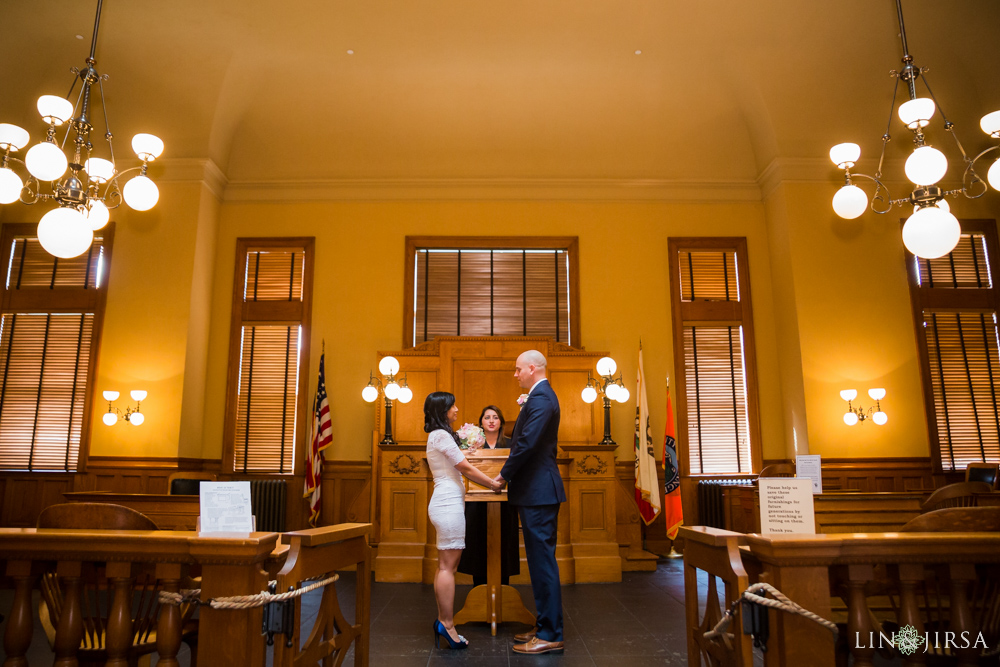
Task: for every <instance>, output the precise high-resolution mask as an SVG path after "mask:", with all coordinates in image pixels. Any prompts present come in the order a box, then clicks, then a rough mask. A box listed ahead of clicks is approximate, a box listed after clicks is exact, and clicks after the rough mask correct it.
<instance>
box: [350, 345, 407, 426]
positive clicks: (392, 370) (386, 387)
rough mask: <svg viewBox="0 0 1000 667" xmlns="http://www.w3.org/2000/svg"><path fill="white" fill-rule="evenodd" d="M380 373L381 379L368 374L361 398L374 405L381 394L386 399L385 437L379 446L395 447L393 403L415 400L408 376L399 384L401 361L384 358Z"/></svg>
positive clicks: (394, 358)
mask: <svg viewBox="0 0 1000 667" xmlns="http://www.w3.org/2000/svg"><path fill="white" fill-rule="evenodd" d="M378 371H379V373H381V377H379V376H377V375H373V374H371V373H369V374H368V385H367V386H366V387H365V388H364V389H362V390H361V398H363V399H365V401H367V402H368V403H374V402H375V401H376V400H377V399H378V395H379V392H381V393H382V395H383V396H384V397H385V436H384V437H383V438H382V440H381V442H379V444H380V445H395V444H397V443H396V441H395V440H393V439H392V402H393V401H395V400H398V401H399V402H400V403H409V402H410V401H411V400H413V390H412V389H410V388H409V387H407V386H406V376H403V380H402V385H400V384H399V383H398V382H397V376H398V374H399V361H398V360H397V359H396V357H382V360H381V361H379V362H378Z"/></svg>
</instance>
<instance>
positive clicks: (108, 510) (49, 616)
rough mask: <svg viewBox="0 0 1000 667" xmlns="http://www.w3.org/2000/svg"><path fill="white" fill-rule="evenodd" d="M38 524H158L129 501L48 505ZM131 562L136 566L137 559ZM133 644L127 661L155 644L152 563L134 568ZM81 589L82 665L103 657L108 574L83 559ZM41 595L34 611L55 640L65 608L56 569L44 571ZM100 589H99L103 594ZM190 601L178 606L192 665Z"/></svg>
mask: <svg viewBox="0 0 1000 667" xmlns="http://www.w3.org/2000/svg"><path fill="white" fill-rule="evenodd" d="M36 527H37V528H42V529H44V528H52V529H60V528H62V529H65V528H76V529H85V530H158V528H157V526H156V524H155V523H154V522H153V520H152V519H150V518H149V517H147V516H146V515H144V514H142V513H141V512H137V511H135V510H134V509H131V508H129V507H123V506H121V505H113V504H111V503H65V504H62V505H52V506H50V507H47V508H46V509H45V510H43V511H42V513H41V514H40V515H39V516H38V523H37V524H36ZM133 567H139V565H138V564H135V565H133ZM133 578H134V581H133V589H132V590H133V597H134V600H133V610H134V612H133V613H134V614H135V615H134V617H133V619H132V633H133V639H132V648H131V649H130V650H129V654H128V661H129V665H130V666H132V665H138V664H139V659H140V658H142V657H143V656H145V655H147V654H150V653H152V652H153V651H155V650H156V622H157V616H158V614H159V609H160V605H159V603H158V602H157V599H156V598H157V596H158V593H159V589H158V587H157V586H156V579H155V577H154V576H153V574H152V564H150V568H149V570H148V571H145V572H138V573H136V572H134V571H133ZM83 584H84V588H83V594H82V595H81V606H82V609H81V613H82V616H83V629H84V632H83V639H82V640H81V642H80V649H79V651H78V652H77V657H78V660H79V663H80V665H81V666H84V665H103V664H105V662H106V661H107V659H108V657H107V651H106V650H105V639H106V638H105V628H106V626H107V619H106V618H104V617H103V616H102V614H101V610H102V609H103V610H104V611H105V612H106V611H107V609H108V607H109V606H110V599H104V600H102V599H101V598H102V597H104V596H105V595H107V596H110V588H109V586H108V580H107V578H106V577H105V576H104V572H103V568H99V567H96V566H91V564H84V568H83ZM40 587H41V592H42V595H41V597H42V599H41V601H40V602H39V605H38V616H39V619H40V620H41V622H42V627H43V629H44V630H45V634H46V636H47V637H48V640H49V646H50V647H54V646H55V637H56V628H57V627H58V626H59V617H60V615H61V614H62V611H63V603H64V599H63V590H62V586H61V583H60V581H59V577H58V576H57V575H56V574H55V573H54V572H47V573H45V574H43V575H42V580H41V586H40ZM102 592H103V595H102ZM193 613H194V606H193V605H187V606H182V607H181V627H182V630H181V637H182V641H184V642H186V643H187V644H188V645H189V646H190V647H191V665H192V667H193V666H194V665H195V661H196V654H197V637H198V621H197V620H194V619H192V618H191V616H192V614H193Z"/></svg>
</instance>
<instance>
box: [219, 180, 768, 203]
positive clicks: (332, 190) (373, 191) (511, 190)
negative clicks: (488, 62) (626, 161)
mask: <svg viewBox="0 0 1000 667" xmlns="http://www.w3.org/2000/svg"><path fill="white" fill-rule="evenodd" d="M405 200H416V201H421V200H437V201H442V200H480V201H481V200H526V201H545V200H571V201H670V202H759V201H761V195H760V187H759V186H758V184H757V183H756V182H754V181H730V182H724V181H673V180H665V179H610V178H608V179H603V178H580V179H576V178H539V179H524V178H440V179H415V178H399V179H361V178H359V179H336V180H323V181H235V182H234V181H230V182H229V183H228V185H227V186H226V189H225V193H224V196H223V201H225V202H302V201H405Z"/></svg>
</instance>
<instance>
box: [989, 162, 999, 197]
mask: <svg viewBox="0 0 1000 667" xmlns="http://www.w3.org/2000/svg"><path fill="white" fill-rule="evenodd" d="M986 180H987V181H989V182H990V185H992V186H993V189H994V190H1000V160H997V161H996V162H994V163H993V166H992V167H990V170H989V171H988V172H986Z"/></svg>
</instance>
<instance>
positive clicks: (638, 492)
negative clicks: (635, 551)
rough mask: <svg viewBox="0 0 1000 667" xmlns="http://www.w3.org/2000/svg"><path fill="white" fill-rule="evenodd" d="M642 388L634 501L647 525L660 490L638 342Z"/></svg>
mask: <svg viewBox="0 0 1000 667" xmlns="http://www.w3.org/2000/svg"><path fill="white" fill-rule="evenodd" d="M638 383H639V388H638V389H637V390H636V392H635V396H636V398H635V502H636V504H637V505H638V506H639V514H640V515H641V516H642V520H643V521H644V522H646V525H647V526H648V525H649V524H651V523H653V519H655V518H656V515H657V514H659V513H660V489H659V484H658V483H657V479H656V457H655V456H654V455H653V437H652V436H651V435H650V433H649V402H648V401H647V400H646V373H645V371H643V368H642V343H641V342H640V343H639V380H638Z"/></svg>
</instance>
